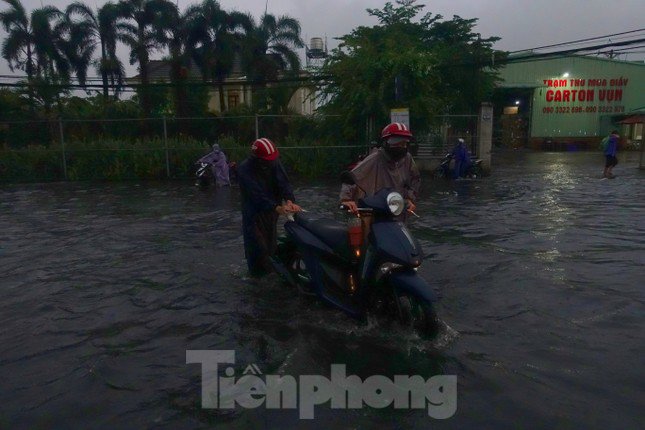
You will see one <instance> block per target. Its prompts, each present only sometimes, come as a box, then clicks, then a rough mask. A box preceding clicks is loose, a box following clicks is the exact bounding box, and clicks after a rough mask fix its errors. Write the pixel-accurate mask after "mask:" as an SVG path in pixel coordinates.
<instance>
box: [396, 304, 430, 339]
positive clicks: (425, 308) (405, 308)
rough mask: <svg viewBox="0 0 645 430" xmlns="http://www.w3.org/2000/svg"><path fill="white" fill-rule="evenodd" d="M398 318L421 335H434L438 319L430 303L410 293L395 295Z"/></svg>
mask: <svg viewBox="0 0 645 430" xmlns="http://www.w3.org/2000/svg"><path fill="white" fill-rule="evenodd" d="M397 300H398V309H399V313H400V315H399V316H400V320H401V323H402V324H403V325H404V326H408V327H412V328H413V329H414V330H415V331H416V332H417V333H418V334H420V335H422V336H434V335H435V334H436V333H437V330H438V328H439V321H438V318H437V314H436V313H435V311H434V308H433V307H432V305H431V304H430V303H427V302H426V301H424V300H421V299H419V298H418V297H416V296H413V295H411V294H405V293H404V294H400V295H398V296H397Z"/></svg>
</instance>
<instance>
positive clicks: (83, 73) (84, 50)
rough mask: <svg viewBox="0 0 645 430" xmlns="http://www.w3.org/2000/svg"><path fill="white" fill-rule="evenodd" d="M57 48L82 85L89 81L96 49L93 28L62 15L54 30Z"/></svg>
mask: <svg viewBox="0 0 645 430" xmlns="http://www.w3.org/2000/svg"><path fill="white" fill-rule="evenodd" d="M53 32H54V34H55V35H56V37H57V39H58V40H57V41H56V43H57V47H58V50H59V51H60V53H61V54H62V56H63V57H64V58H65V60H66V61H67V63H68V65H69V69H70V71H73V72H74V74H75V75H76V77H77V78H78V81H79V83H80V84H81V85H83V86H85V83H86V81H87V69H89V67H90V65H91V63H92V54H93V53H94V50H95V48H96V46H95V43H94V40H93V37H92V28H91V27H90V25H89V24H88V23H87V22H78V23H77V22H74V21H73V20H72V19H71V18H70V17H69V16H68V15H67V14H64V15H61V17H60V19H59V21H58V22H57V23H56V25H55V26H54V28H53Z"/></svg>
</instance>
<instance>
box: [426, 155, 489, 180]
mask: <svg viewBox="0 0 645 430" xmlns="http://www.w3.org/2000/svg"><path fill="white" fill-rule="evenodd" d="M452 159H453V155H452V153H450V152H449V153H447V154H446V155H445V156H444V157H443V159H442V160H441V163H439V166H437V168H436V169H435V170H434V178H435V179H442V178H443V179H451V178H453V176H454V175H453V169H451V168H450V162H451V161H452ZM481 176H483V169H482V160H481V159H479V158H476V157H470V166H468V169H467V170H466V173H465V177H467V178H472V179H476V178H479V177H481Z"/></svg>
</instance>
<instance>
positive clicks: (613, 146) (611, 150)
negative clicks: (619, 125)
mask: <svg viewBox="0 0 645 430" xmlns="http://www.w3.org/2000/svg"><path fill="white" fill-rule="evenodd" d="M616 152H618V136H617V135H615V134H610V135H609V140H608V141H607V147H606V148H605V155H611V156H612V157H615V156H616Z"/></svg>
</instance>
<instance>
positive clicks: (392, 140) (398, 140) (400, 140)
mask: <svg viewBox="0 0 645 430" xmlns="http://www.w3.org/2000/svg"><path fill="white" fill-rule="evenodd" d="M386 143H387V144H388V146H401V147H404V146H407V144H408V143H410V138H409V137H407V136H390V137H388V138H387V140H386Z"/></svg>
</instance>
